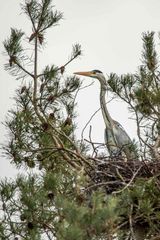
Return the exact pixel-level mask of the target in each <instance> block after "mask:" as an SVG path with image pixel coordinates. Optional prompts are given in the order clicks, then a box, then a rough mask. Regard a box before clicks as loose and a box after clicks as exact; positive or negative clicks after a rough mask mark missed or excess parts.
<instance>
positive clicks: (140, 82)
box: [108, 32, 160, 159]
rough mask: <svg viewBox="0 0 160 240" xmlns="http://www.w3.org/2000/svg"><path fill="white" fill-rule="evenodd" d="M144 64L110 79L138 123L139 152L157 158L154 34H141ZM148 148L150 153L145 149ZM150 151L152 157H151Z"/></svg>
mask: <svg viewBox="0 0 160 240" xmlns="http://www.w3.org/2000/svg"><path fill="white" fill-rule="evenodd" d="M142 40H143V51H142V65H141V66H140V67H139V68H138V71H137V72H136V73H134V74H124V75H121V76H120V77H119V76H117V75H116V74H113V73H112V74H111V75H110V77H109V80H108V83H109V86H110V90H111V91H112V92H114V94H115V96H117V97H120V98H121V99H122V100H123V101H124V102H126V103H127V104H128V107H129V110H130V111H131V113H132V117H133V118H135V120H136V123H137V133H138V137H139V141H140V151H142V152H143V157H144V159H145V158H146V157H147V158H154V159H155V158H156V159H157V158H158V154H156V152H157V150H156V148H155V147H154V146H155V145H156V144H157V145H159V144H158V142H157V141H159V140H157V139H158V138H159V137H158V132H157V124H158V123H159V121H160V100H159V96H160V94H159V89H160V81H159V71H158V62H159V59H158V54H157V51H156V49H155V43H154V32H146V33H144V34H143V35H142ZM144 148H145V149H146V148H147V151H146V150H145V153H147V154H144V151H143V149H144ZM149 152H150V154H148V153H149Z"/></svg>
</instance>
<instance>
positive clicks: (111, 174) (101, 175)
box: [88, 159, 160, 193]
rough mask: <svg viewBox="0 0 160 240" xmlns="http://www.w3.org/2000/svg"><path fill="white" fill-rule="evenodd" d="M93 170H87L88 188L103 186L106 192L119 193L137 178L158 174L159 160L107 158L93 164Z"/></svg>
mask: <svg viewBox="0 0 160 240" xmlns="http://www.w3.org/2000/svg"><path fill="white" fill-rule="evenodd" d="M94 166H95V167H94V170H91V171H90V172H89V176H90V179H91V183H90V184H89V186H88V190H96V189H97V188H99V187H103V188H105V190H106V192H107V193H119V192H121V191H123V190H124V189H126V188H127V187H129V186H131V185H132V184H133V183H134V182H135V181H136V179H137V178H143V179H146V180H147V179H149V178H150V177H153V176H156V177H157V178H158V176H160V162H151V161H147V160H146V161H140V160H134V161H127V162H125V161H124V160H121V159H120V160H117V159H116V160H115V159H108V160H107V161H105V162H104V161H103V162H101V161H98V163H97V162H96V163H95V164H94Z"/></svg>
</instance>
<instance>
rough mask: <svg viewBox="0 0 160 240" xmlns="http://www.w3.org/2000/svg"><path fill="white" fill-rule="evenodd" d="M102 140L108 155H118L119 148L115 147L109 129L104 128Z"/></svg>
mask: <svg viewBox="0 0 160 240" xmlns="http://www.w3.org/2000/svg"><path fill="white" fill-rule="evenodd" d="M104 140H105V143H106V146H107V149H108V151H109V154H110V155H113V154H114V155H118V154H119V148H118V147H117V146H116V144H115V141H114V138H113V135H112V132H111V130H110V129H107V128H105V131H104Z"/></svg>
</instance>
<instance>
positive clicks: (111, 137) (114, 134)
mask: <svg viewBox="0 0 160 240" xmlns="http://www.w3.org/2000/svg"><path fill="white" fill-rule="evenodd" d="M74 74H76V75H82V76H86V77H92V78H96V79H98V80H99V82H100V86H101V88H100V105H101V110H102V115H103V119H104V122H105V126H106V129H105V141H106V146H107V149H108V151H109V154H110V156H118V155H120V154H122V153H123V154H125V156H126V158H127V160H131V159H134V158H135V157H136V154H135V152H134V151H133V149H132V148H133V143H132V141H131V139H130V137H129V136H128V134H127V133H126V131H125V130H124V129H123V127H122V126H121V125H120V123H118V122H117V121H115V120H113V119H112V118H111V116H110V114H109V112H108V110H107V107H106V102H105V95H106V91H107V81H106V79H105V77H104V75H103V73H102V72H101V71H99V70H93V71H90V72H75V73H74Z"/></svg>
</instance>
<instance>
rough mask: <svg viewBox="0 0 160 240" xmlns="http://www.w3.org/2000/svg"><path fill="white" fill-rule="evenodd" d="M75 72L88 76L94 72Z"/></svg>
mask: <svg viewBox="0 0 160 240" xmlns="http://www.w3.org/2000/svg"><path fill="white" fill-rule="evenodd" d="M74 74H76V75H81V76H86V77H91V75H92V72H75V73H74Z"/></svg>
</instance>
